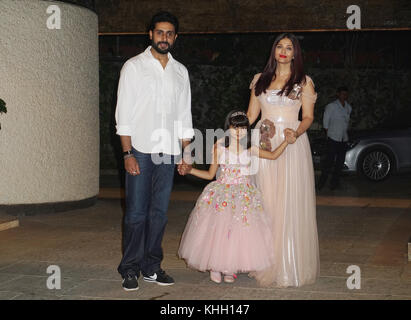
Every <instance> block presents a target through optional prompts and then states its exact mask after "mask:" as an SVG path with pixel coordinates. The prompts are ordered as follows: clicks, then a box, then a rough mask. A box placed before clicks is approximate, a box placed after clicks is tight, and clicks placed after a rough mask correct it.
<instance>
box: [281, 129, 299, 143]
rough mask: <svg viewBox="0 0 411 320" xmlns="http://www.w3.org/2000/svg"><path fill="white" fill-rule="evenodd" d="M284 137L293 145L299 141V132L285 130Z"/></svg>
mask: <svg viewBox="0 0 411 320" xmlns="http://www.w3.org/2000/svg"><path fill="white" fill-rule="evenodd" d="M284 136H285V140H286V141H287V143H289V144H293V143H294V142H295V141H297V132H296V131H295V130H293V129H290V128H286V129H284Z"/></svg>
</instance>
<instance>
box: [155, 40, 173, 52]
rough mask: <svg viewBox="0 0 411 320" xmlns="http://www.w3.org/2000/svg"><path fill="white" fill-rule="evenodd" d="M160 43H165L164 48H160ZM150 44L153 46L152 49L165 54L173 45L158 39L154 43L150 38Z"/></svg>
mask: <svg viewBox="0 0 411 320" xmlns="http://www.w3.org/2000/svg"><path fill="white" fill-rule="evenodd" d="M162 43H165V44H167V48H166V49H161V48H160V47H159V45H160V44H162ZM151 46H152V47H153V48H154V50H156V51H157V52H158V53H160V54H167V53H169V52H170V51H171V49H173V45H172V44H169V43H168V42H165V41H160V42H157V43H155V42H154V41H153V40H151Z"/></svg>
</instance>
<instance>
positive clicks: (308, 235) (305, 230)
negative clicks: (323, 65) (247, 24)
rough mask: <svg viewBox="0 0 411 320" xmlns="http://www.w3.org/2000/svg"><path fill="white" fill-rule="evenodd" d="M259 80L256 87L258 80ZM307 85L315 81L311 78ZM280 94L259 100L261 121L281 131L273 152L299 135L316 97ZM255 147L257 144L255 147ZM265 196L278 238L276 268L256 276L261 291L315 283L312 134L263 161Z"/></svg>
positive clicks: (259, 173)
mask: <svg viewBox="0 0 411 320" xmlns="http://www.w3.org/2000/svg"><path fill="white" fill-rule="evenodd" d="M259 75H260V74H257V75H256V76H255V77H254V79H253V81H252V83H251V85H250V88H252V87H253V86H254V85H255V83H256V81H257V80H258V77H259ZM306 79H307V81H312V80H311V78H309V77H308V76H307V78H306ZM278 92H279V90H266V93H262V94H260V95H259V96H258V100H259V101H260V106H261V120H260V121H259V122H258V123H257V124H256V128H257V129H258V128H259V127H260V124H261V121H262V120H264V119H269V120H271V121H272V122H274V124H275V126H276V134H275V136H274V137H273V138H272V139H271V145H272V150H274V149H275V148H276V147H277V146H278V145H279V144H280V143H281V142H282V141H283V140H284V133H283V130H284V129H285V128H292V129H294V130H296V129H297V128H298V126H299V123H300V121H298V113H299V110H300V108H301V105H302V102H304V99H307V100H306V101H307V102H311V103H312V102H315V100H316V95H314V96H312V95H308V94H303V95H302V97H301V98H300V99H299V100H291V99H289V98H287V97H283V96H278V95H277V93H278ZM253 143H254V144H256V143H258V141H253ZM255 181H256V184H257V187H258V188H259V189H260V191H261V193H262V196H263V205H264V212H265V213H266V214H268V215H269V218H270V220H271V226H270V228H271V230H272V233H273V236H274V248H273V250H274V252H273V254H274V261H275V263H274V265H273V266H271V267H269V268H267V269H265V270H264V271H261V272H257V273H253V274H251V275H252V276H253V277H255V278H256V279H257V281H258V283H259V284H260V285H262V286H270V285H271V286H276V287H288V286H295V287H299V286H302V285H304V284H311V283H314V282H315V281H316V279H317V277H318V276H319V273H320V261H319V260H320V259H319V250H318V234H317V222H316V200H315V188H314V170H313V163H312V155H311V150H310V144H309V141H308V137H307V134H306V133H304V134H302V135H301V136H300V137H298V139H297V141H296V142H295V143H294V144H290V145H288V146H287V148H286V150H285V151H284V153H283V154H282V155H281V156H280V157H279V158H278V159H276V160H266V159H259V168H258V171H257V174H256V175H255Z"/></svg>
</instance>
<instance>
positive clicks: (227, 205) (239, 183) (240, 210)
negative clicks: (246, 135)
mask: <svg viewBox="0 0 411 320" xmlns="http://www.w3.org/2000/svg"><path fill="white" fill-rule="evenodd" d="M220 166H221V174H220V176H219V177H218V179H217V180H216V181H213V182H211V183H210V184H208V185H207V187H206V188H205V189H204V191H203V194H202V196H201V197H200V199H199V200H198V202H197V206H199V207H204V206H206V207H208V206H211V207H212V208H214V210H215V212H216V214H223V213H224V212H225V211H227V210H228V212H231V214H232V215H233V218H234V219H235V220H236V221H238V222H241V223H242V224H243V225H246V226H247V225H249V223H251V221H252V220H253V217H252V216H253V215H256V214H257V213H261V212H262V211H263V207H262V204H261V195H260V192H259V190H258V189H257V188H256V187H255V186H254V185H252V184H251V182H250V178H249V177H248V176H246V175H244V174H243V173H244V172H249V171H248V170H247V167H248V166H249V165H242V164H221V165H220ZM242 167H246V168H245V170H242ZM197 214H201V210H198V211H197Z"/></svg>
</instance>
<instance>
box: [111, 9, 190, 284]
mask: <svg viewBox="0 0 411 320" xmlns="http://www.w3.org/2000/svg"><path fill="white" fill-rule="evenodd" d="M177 32H178V20H177V18H176V17H175V16H173V15H172V14H170V13H168V12H159V13H157V14H156V15H154V16H153V18H152V20H151V24H150V30H149V36H150V40H151V46H149V47H148V48H147V49H146V50H145V51H144V52H143V53H141V54H139V55H137V56H135V57H133V58H131V59H129V60H128V61H126V63H125V64H124V66H123V68H122V70H121V74H120V80H119V87H118V100H117V107H116V122H117V126H116V128H117V134H118V135H120V140H121V145H122V148H123V155H124V167H125V170H126V179H125V191H126V212H125V217H124V228H123V258H122V260H121V262H120V265H119V267H118V272H119V273H120V274H121V276H122V277H123V284H122V286H123V288H124V290H126V291H133V290H137V289H138V281H137V279H138V277H139V276H140V272H141V273H142V274H143V277H144V280H145V281H148V282H154V283H157V284H159V285H172V284H174V280H173V278H172V277H170V276H169V275H167V274H166V272H165V271H164V270H162V269H161V261H162V259H163V251H162V247H161V242H162V239H163V235H164V229H165V226H166V223H167V216H166V213H167V209H168V203H169V199H170V193H171V189H172V186H173V176H174V168H175V165H174V163H175V161H176V160H177V159H176V157H178V156H180V152H181V144H182V146H183V148H184V147H185V146H187V145H188V144H189V142H190V140H191V138H192V137H193V135H194V131H193V128H192V117H191V91H190V82H189V77H188V72H187V69H186V68H185V67H184V66H183V65H182V64H181V63H179V62H177V61H176V60H174V59H173V57H172V56H171V54H170V53H169V51H170V50H171V49H172V48H173V46H174V43H175V41H176V38H177Z"/></svg>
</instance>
